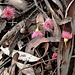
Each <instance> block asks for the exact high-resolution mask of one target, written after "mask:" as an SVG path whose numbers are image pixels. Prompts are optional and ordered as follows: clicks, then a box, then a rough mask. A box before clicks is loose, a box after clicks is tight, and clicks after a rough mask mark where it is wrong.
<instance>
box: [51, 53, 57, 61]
mask: <svg viewBox="0 0 75 75" xmlns="http://www.w3.org/2000/svg"><path fill="white" fill-rule="evenodd" d="M54 58H57V53H53V55H52V59H54ZM55 62H57V60H55Z"/></svg>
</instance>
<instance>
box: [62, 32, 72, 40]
mask: <svg viewBox="0 0 75 75" xmlns="http://www.w3.org/2000/svg"><path fill="white" fill-rule="evenodd" d="M62 38H67V39H71V38H72V33H70V32H67V31H63V32H62Z"/></svg>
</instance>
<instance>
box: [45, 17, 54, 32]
mask: <svg viewBox="0 0 75 75" xmlns="http://www.w3.org/2000/svg"><path fill="white" fill-rule="evenodd" d="M44 28H45V29H46V30H47V31H50V29H53V21H52V19H50V18H47V19H46V21H45V22H44Z"/></svg>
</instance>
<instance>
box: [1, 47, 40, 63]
mask: <svg viewBox="0 0 75 75" xmlns="http://www.w3.org/2000/svg"><path fill="white" fill-rule="evenodd" d="M0 49H1V50H2V51H3V53H4V54H6V55H8V56H9V54H10V50H9V48H8V47H7V48H3V47H2V46H1V47H0ZM15 53H18V54H19V57H18V59H19V60H23V61H29V62H35V61H38V60H39V59H40V58H38V57H35V56H33V55H31V54H29V53H26V52H22V51H16V50H14V51H13V53H12V57H13V56H14V54H15Z"/></svg>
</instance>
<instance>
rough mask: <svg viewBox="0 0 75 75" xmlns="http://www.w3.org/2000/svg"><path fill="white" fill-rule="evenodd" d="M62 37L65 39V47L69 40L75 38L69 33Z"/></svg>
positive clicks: (63, 33) (63, 34)
mask: <svg viewBox="0 0 75 75" xmlns="http://www.w3.org/2000/svg"><path fill="white" fill-rule="evenodd" d="M61 37H62V38H64V42H65V45H66V43H67V41H68V39H71V38H72V37H73V36H72V33H70V32H67V31H63V32H62V36H61Z"/></svg>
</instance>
